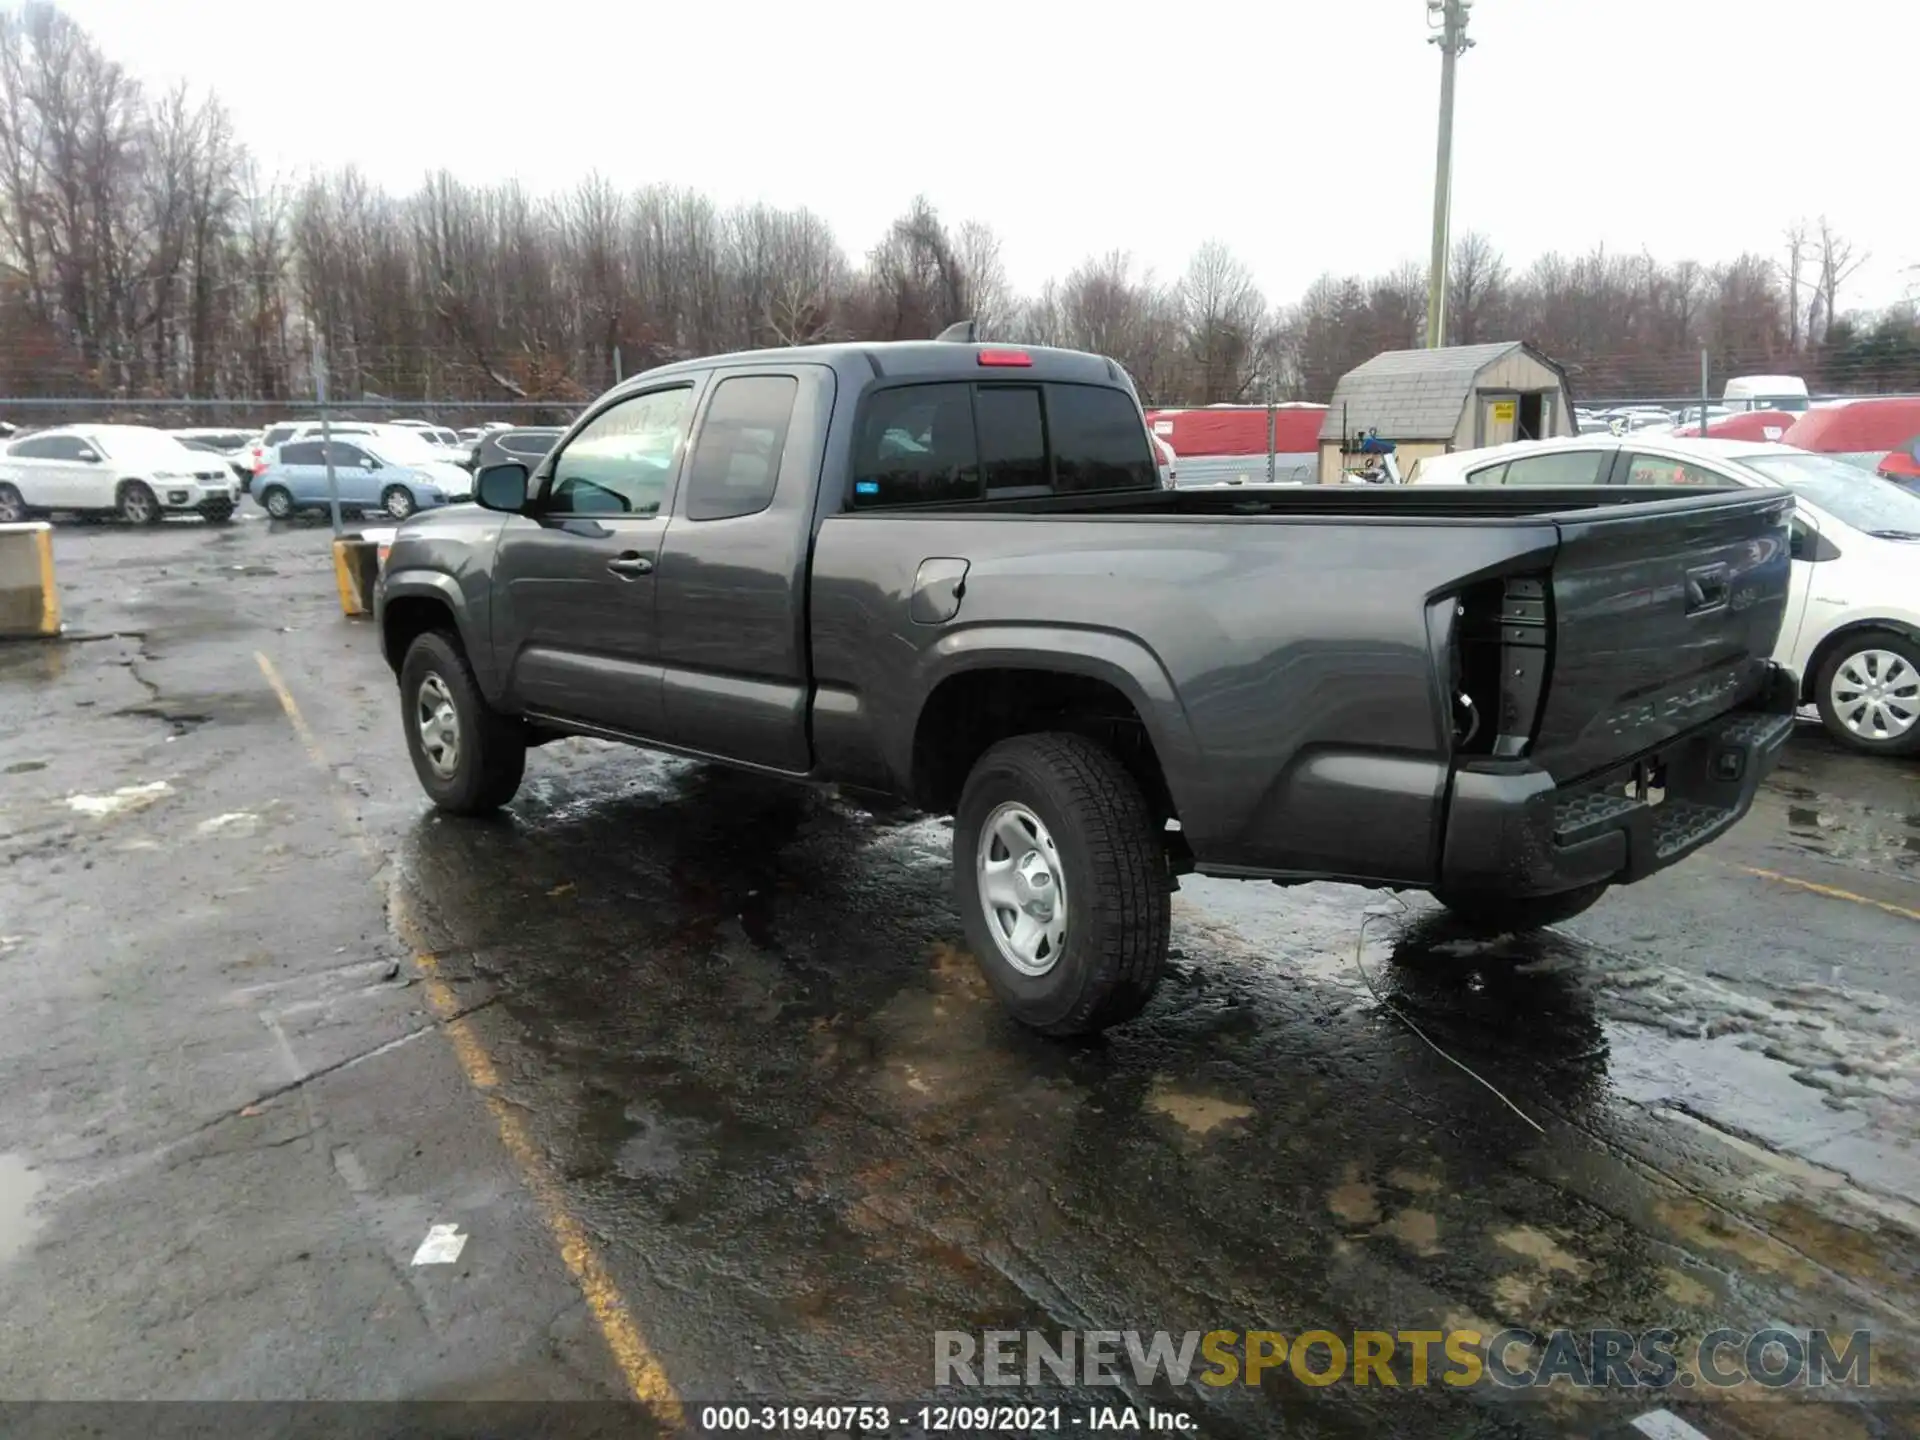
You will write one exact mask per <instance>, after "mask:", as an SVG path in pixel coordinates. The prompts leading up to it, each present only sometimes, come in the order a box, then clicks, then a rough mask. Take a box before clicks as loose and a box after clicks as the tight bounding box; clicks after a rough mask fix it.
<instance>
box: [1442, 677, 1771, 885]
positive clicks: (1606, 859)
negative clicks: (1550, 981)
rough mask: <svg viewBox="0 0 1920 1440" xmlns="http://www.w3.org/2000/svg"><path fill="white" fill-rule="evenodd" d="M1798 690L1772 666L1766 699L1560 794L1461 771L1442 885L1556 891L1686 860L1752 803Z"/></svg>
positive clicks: (1547, 779)
mask: <svg viewBox="0 0 1920 1440" xmlns="http://www.w3.org/2000/svg"><path fill="white" fill-rule="evenodd" d="M1799 690H1800V682H1799V679H1798V677H1796V676H1795V675H1794V673H1793V672H1792V671H1791V670H1788V669H1787V668H1785V667H1784V666H1781V665H1771V666H1769V667H1768V674H1767V680H1766V684H1765V685H1764V687H1763V688H1762V690H1761V692H1760V693H1759V694H1758V695H1756V696H1755V697H1754V698H1753V700H1751V701H1750V702H1749V703H1748V704H1746V705H1744V706H1742V707H1741V708H1740V709H1738V710H1732V711H1729V712H1727V713H1726V714H1724V715H1720V716H1718V717H1716V718H1715V719H1713V720H1710V721H1708V722H1707V723H1706V724H1704V725H1701V726H1699V727H1697V728H1696V729H1693V730H1690V731H1688V732H1687V733H1686V734H1684V735H1681V736H1679V737H1678V738H1676V739H1674V740H1672V741H1670V742H1669V743H1668V744H1666V745H1663V746H1661V747H1660V748H1659V749H1658V750H1656V751H1653V752H1651V753H1649V754H1646V755H1642V756H1638V757H1636V758H1635V759H1634V760H1631V761H1628V762H1625V763H1623V764H1621V765H1618V766H1615V767H1614V768H1612V769H1610V770H1607V771H1604V772H1602V773H1601V774H1598V775H1592V776H1588V777H1586V778H1585V779H1583V780H1580V781H1577V782H1575V783H1573V784H1571V785H1568V786H1565V787H1561V786H1557V785H1555V783H1554V780H1553V777H1552V776H1550V775H1548V774H1546V773H1545V772H1544V771H1541V770H1536V769H1531V768H1526V767H1524V766H1522V767H1518V768H1513V769H1505V768H1503V769H1499V770H1494V769H1492V768H1486V769H1478V770H1462V771H1460V772H1459V773H1458V774H1456V775H1455V776H1454V779H1453V792H1452V798H1451V800H1450V802H1449V804H1448V807H1447V830H1446V844H1445V849H1444V853H1443V856H1442V860H1441V878H1440V883H1441V885H1442V886H1443V887H1445V888H1446V889H1448V890H1452V891H1456V892H1474V893H1483V894H1498V895H1512V896H1519V895H1551V894H1555V893H1557V892H1559V891H1562V890H1571V889H1574V888H1575V887H1576V886H1581V885H1590V884H1594V883H1596V882H1599V881H1610V882H1612V883H1615V884H1629V883H1631V882H1633V881H1635V880H1640V879H1643V878H1644V877H1646V876H1648V875H1651V874H1653V873H1654V871H1656V870H1664V869H1665V868H1666V867H1667V866H1669V865H1672V864H1674V863H1675V862H1677V861H1679V860H1683V859H1685V858H1686V857H1687V856H1688V855H1691V854H1692V853H1693V852H1694V851H1695V850H1698V849H1699V848H1700V847H1701V846H1702V845H1705V844H1707V843H1708V842H1709V841H1712V840H1714V839H1716V838H1718V837H1719V836H1721V835H1723V834H1725V833H1726V832H1727V831H1728V830H1730V829H1731V828H1732V827H1733V826H1734V824H1735V823H1736V822H1737V821H1738V820H1739V819H1740V817H1741V816H1743V815H1745V814H1746V813H1747V811H1748V810H1749V809H1750V808H1751V807H1752V805H1753V797H1754V794H1755V792H1757V791H1758V790H1759V788H1760V782H1761V781H1762V780H1764V779H1765V778H1766V777H1767V774H1768V772H1770V771H1771V770H1772V769H1773V767H1774V764H1775V762H1776V761H1777V760H1778V759H1779V757H1780V751H1781V750H1782V749H1783V748H1784V747H1785V745H1786V743H1787V738H1788V737H1789V736H1790V735H1791V734H1792V733H1793V717H1794V711H1795V709H1796V708H1797V707H1798V703H1799V698H1800V697H1799ZM1642 767H1646V770H1647V773H1649V774H1650V775H1651V776H1652V777H1654V778H1655V779H1656V780H1657V781H1658V782H1660V784H1659V788H1660V789H1662V790H1663V791H1664V797H1663V798H1662V799H1661V800H1660V801H1659V802H1657V803H1650V802H1649V801H1647V800H1645V799H1636V798H1633V797H1631V796H1629V795H1628V794H1626V793H1625V791H1626V788H1627V786H1628V784H1629V783H1630V782H1631V781H1633V780H1634V779H1635V778H1636V775H1637V774H1638V773H1640V772H1641V769H1642Z"/></svg>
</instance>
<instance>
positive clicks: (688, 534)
mask: <svg viewBox="0 0 1920 1440" xmlns="http://www.w3.org/2000/svg"><path fill="white" fill-rule="evenodd" d="M833 390H834V384H833V372H832V370H831V369H829V368H828V367H826V366H824V365H780V366H772V367H766V368H761V367H752V368H747V367H740V368H735V369H733V370H729V371H723V372H720V373H719V374H717V375H716V376H715V380H714V383H713V385H712V386H711V387H710V388H709V390H708V392H707V398H706V401H705V405H704V411H703V413H702V415H701V417H700V421H699V425H698V427H697V428H696V429H695V431H694V437H693V445H692V448H691V450H690V451H689V452H688V458H687V467H686V479H685V481H684V482H683V483H682V484H681V487H680V496H679V499H678V501H677V502H676V505H675V514H674V519H673V524H672V526H671V527H670V528H669V529H668V531H667V536H666V542H665V544H664V545H663V546H662V548H661V554H660V566H659V572H658V574H657V576H656V577H655V582H654V583H655V589H656V591H657V592H658V595H659V602H658V603H659V610H658V619H659V626H660V662H661V673H662V681H663V698H664V705H665V710H666V738H667V739H668V740H669V741H670V742H671V743H673V744H675V745H680V746H684V747H685V748H687V749H689V750H696V751H700V752H702V753H704V754H709V755H716V756H721V757H724V758H726V759H729V760H737V761H744V762H747V763H749V764H753V765H764V766H767V767H769V768H770V769H774V770H782V771H787V772H791V773H800V772H804V771H806V770H808V769H809V768H811V766H812V763H813V760H812V746H811V744H810V742H809V736H808V730H807V706H808V692H809V675H808V666H807V608H806V594H807V559H808V556H809V554H810V553H811V550H812V545H811V539H812V517H813V492H814V484H815V477H816V476H818V475H819V473H820V450H821V445H822V443H823V442H824V439H825V435H826V425H827V419H828V417H829V415H830V414H831V412H832V407H833Z"/></svg>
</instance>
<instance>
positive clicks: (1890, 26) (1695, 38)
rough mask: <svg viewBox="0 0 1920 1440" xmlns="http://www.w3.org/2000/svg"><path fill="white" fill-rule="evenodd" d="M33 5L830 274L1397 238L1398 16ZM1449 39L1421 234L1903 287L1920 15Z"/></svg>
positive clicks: (1373, 9) (1406, 174)
mask: <svg viewBox="0 0 1920 1440" xmlns="http://www.w3.org/2000/svg"><path fill="white" fill-rule="evenodd" d="M62 3H63V5H64V8H65V9H66V10H67V11H68V12H69V13H71V14H72V15H73V16H74V17H75V18H76V19H78V20H80V21H81V23H83V24H84V25H86V26H87V27H88V29H90V30H91V31H92V32H93V34H94V35H95V36H96V38H97V39H98V40H99V41H100V42H101V43H102V44H103V45H104V47H105V48H106V49H107V51H108V53H109V54H111V55H112V56H113V57H114V58H116V59H118V60H120V61H121V62H122V63H123V64H125V65H126V66H127V67H128V68H129V69H131V70H132V71H133V72H134V73H135V74H137V75H139V76H140V77H142V78H143V79H145V80H148V81H150V82H152V83H155V84H160V85H165V84H169V83H171V82H172V81H174V80H176V79H179V78H184V79H187V80H189V81H190V82H192V83H194V84H196V85H206V86H211V87H213V88H214V89H215V90H217V91H218V92H219V94H220V95H221V97H222V98H223V99H224V100H225V101H226V103H227V105H228V106H229V108H230V109H231V110H232V112H233V114H234V116H235V119H236V121H237V122H238V127H239V130H240V133H241V135H242V136H243V138H244V139H245V140H246V141H247V142H248V143H249V145H250V146H251V147H252V148H253V150H254V152H255V153H256V154H257V155H259V156H260V157H261V158H262V160H263V161H265V162H266V163H267V164H268V166H269V167H272V168H278V169H281V170H284V171H288V172H299V171H303V170H305V169H306V168H308V167H311V166H321V167H333V166H338V165H344V164H347V163H353V164H356V165H358V166H360V167H361V168H362V169H363V170H364V171H366V172H367V173H368V174H370V175H371V176H373V177H374V178H375V179H377V180H379V181H380V182H381V183H383V184H385V185H387V186H389V187H391V188H394V189H407V188H411V187H412V186H413V185H415V184H417V183H418V181H419V180H420V178H421V177H422V175H423V174H425V173H426V172H427V171H429V170H432V169H437V168H441V167H445V168H446V169H449V170H451V171H453V172H454V173H455V174H457V175H459V176H461V177H462V178H464V179H469V180H474V181H493V180H499V179H503V178H506V177H508V176H515V177H518V178H519V179H520V180H521V181H523V182H525V183H526V184H528V185H529V186H533V187H536V188H539V189H545V190H553V189H561V188H564V187H566V186H568V185H570V184H571V183H573V182H574V181H576V180H577V179H579V178H580V177H582V176H583V175H585V174H587V173H588V172H590V171H594V170H598V171H600V172H602V173H603V174H605V175H607V176H609V177H610V178H612V179H613V180H615V181H616V182H618V183H619V184H621V185H623V186H639V185H642V184H646V183H648V182H652V181H669V182H675V183H680V184H688V185H696V186H699V187H700V188H701V189H703V190H705V191H707V192H708V193H710V194H712V195H713V196H715V197H716V198H717V199H719V200H721V201H722V202H728V203H730V202H733V201H737V200H751V199H765V200H768V201H771V202H774V203H777V204H781V205H802V204H804V205H808V206H810V207H812V208H813V209H814V210H816V211H818V212H820V213H821V214H823V215H824V216H825V217H826V218H827V219H828V220H829V221H830V222H831V223H832V224H833V226H834V227H835V229H836V231H837V232H838V233H839V235H840V238H841V241H842V243H843V244H845V245H846V246H847V248H848V250H849V251H850V252H851V253H853V254H855V255H856V256H857V255H858V254H859V253H860V252H861V251H863V250H865V249H866V247H867V246H868V245H870V244H871V243H872V242H873V241H874V240H875V239H876V238H877V237H878V236H879V235H880V233H881V232H882V231H883V229H884V228H885V226H886V224H887V222H888V220H889V219H890V218H891V217H892V216H894V215H895V214H897V213H899V211H900V210H901V209H902V208H903V207H904V206H905V205H906V203H907V202H908V200H910V199H911V197H912V196H913V195H914V194H915V193H916V192H925V193H926V194H927V195H928V196H929V197H930V198H931V199H932V200H933V202H934V203H935V205H937V206H938V207H939V209H940V211H941V213H942V214H943V215H944V216H945V217H947V218H948V219H949V220H951V221H959V220H963V219H980V220H985V221H988V222H990V223H991V224H992V225H993V226H994V227H995V228H996V229H997V230H998V231H999V232H1000V234H1001V235H1002V237H1003V238H1004V242H1005V252H1004V253H1005V256H1006V259H1007V263H1008V267H1009V270H1010V272H1011V276H1012V278H1013V280H1014V282H1015V283H1016V285H1018V286H1020V287H1021V288H1023V289H1031V288H1034V287H1036V286H1037V285H1038V284H1039V283H1040V282H1041V281H1043V280H1044V279H1045V278H1046V277H1047V276H1049V275H1062V274H1064V273H1065V272H1066V271H1068V270H1069V269H1071V268H1072V267H1073V265H1074V264H1075V263H1076V262H1077V261H1079V260H1080V259H1081V258H1083V257H1084V256H1085V255H1087V254H1088V253H1089V252H1094V251H1105V250H1108V249H1112V248H1120V249H1125V250H1128V251H1131V252H1132V253H1133V255H1134V256H1135V257H1136V259H1137V260H1138V261H1139V262H1140V263H1142V264H1143V265H1147V266H1151V267H1152V268H1153V269H1154V270H1155V271H1157V272H1159V273H1160V274H1162V275H1164V276H1168V277H1171V276H1172V275H1173V274H1175V273H1177V272H1178V271H1179V270H1181V269H1182V268H1183V267H1184V265H1185V261H1186V257H1187V256H1188V254H1189V253H1190V252H1191V251H1192V250H1193V248H1194V247H1195V246H1196V245H1198V244H1199V243H1200V242H1202V241H1204V240H1206V239H1209V238H1214V237H1217V238H1219V239H1222V240H1224V241H1226V242H1227V243H1228V244H1229V245H1231V246H1232V247H1233V249H1234V250H1236V251H1237V252H1238V253H1239V254H1240V255H1241V256H1242V257H1243V258H1244V259H1245V260H1246V261H1247V262H1248V264H1250V265H1251V266H1252V267H1253V269H1254V271H1255V273H1256V274H1257V275H1258V277H1259V278H1260V281H1261V283H1262V285H1263V286H1264V287H1265V288H1266V290H1267V291H1268V293H1269V295H1270V296H1271V297H1273V298H1275V299H1284V300H1291V299H1293V298H1295V297H1297V295H1298V294H1299V292H1300V291H1301V290H1302V289H1304V288H1305V286H1306V285H1307V284H1308V283H1309V282H1310V281H1311V280H1312V279H1313V278H1314V277H1315V276H1316V275H1318V274H1319V273H1321V272H1322V271H1326V270H1332V271H1336V272H1340V273H1353V272H1358V273H1363V274H1364V273H1371V272H1375V271H1379V270H1384V269H1387V268H1390V267H1391V266H1393V265H1395V264H1397V263H1399V262H1401V261H1404V260H1417V261H1419V262H1420V263H1421V264H1422V265H1424V264H1425V260H1426V255H1427V250H1428V243H1429V241H1428V237H1429V234H1430V230H1429V226H1430V223H1431V213H1432V208H1431V207H1432V201H1433V192H1432V185H1433V159H1434V131H1435V112H1436V108H1437V98H1438V90H1439V71H1440V59H1439V52H1438V50H1437V48H1436V47H1434V46H1431V45H1429V44H1427V43H1426V40H1427V35H1428V31H1427V27H1426V16H1425V3H1424V0H1256V3H1244V4H1236V3H1229V0H1178V3H1170V4H1149V3H1127V0H1120V3H1112V0H1108V3H1104V4H1096V3H1085V0H1012V3H1009V0H964V3H962V0H797V3H796V0H780V3H775V0H731V3H727V0H705V3H700V0H682V3H666V0H539V3H537V4H525V3H521V4H513V3H507V0H462V3H451V0H328V3H327V4H324V5H321V4H302V3H297V0H173V3H160V0H62ZM1470 33H1471V34H1472V35H1473V37H1474V38H1475V39H1476V40H1477V41H1478V44H1477V45H1476V47H1475V48H1474V49H1472V50H1470V51H1469V52H1468V53H1467V55H1466V56H1465V58H1464V59H1463V60H1462V61H1461V64H1460V86H1459V103H1458V114H1457V120H1456V132H1455V133H1456V140H1455V156H1456V161H1455V177H1456V178H1455V186H1454V222H1453V223H1454V230H1455V233H1456V234H1457V233H1459V232H1460V231H1461V230H1465V229H1479V230H1484V231H1486V232H1487V233H1489V234H1490V235H1492V236H1493V237H1494V239H1495V241H1496V243H1497V244H1498V245H1499V246H1500V247H1501V248H1502V249H1503V250H1504V251H1505V253H1506V254H1507V256H1508V258H1509V259H1510V260H1513V261H1519V262H1524V261H1526V260H1529V259H1531V258H1532V257H1533V256H1535V255H1538V254H1540V253H1541V252H1543V251H1546V250H1549V249H1560V250H1562V251H1578V250H1584V249H1586V248H1588V247H1590V246H1592V245H1594V244H1596V243H1602V242H1604V243H1605V244H1606V245H1608V246H1609V247H1613V248H1618V249H1623V250H1635V251H1637V250H1639V249H1641V248H1642V247H1647V248H1650V249H1651V250H1652V251H1653V252H1654V253H1655V254H1656V255H1658V256H1661V257H1663V258H1670V259H1678V258H1684V257H1688V256H1691V257H1695V258H1698V259H1701V260H1705V261H1711V260H1717V259H1723V258H1727V257H1730V256H1732V255H1734V254H1736V253H1737V252H1739V251H1740V250H1742V249H1758V250H1763V251H1765V252H1767V253H1769V254H1773V253H1775V252H1776V251H1778V250H1779V249H1780V243H1779V242H1780V236H1781V234H1782V232H1783V231H1784V229H1785V228H1786V226H1787V225H1788V224H1789V223H1790V222H1791V221H1793V220H1794V219H1795V218H1796V217H1800V216H1805V217H1808V218H1810V219H1811V218H1815V217H1818V216H1819V215H1821V214H1822V213H1824V214H1826V215H1827V216H1828V217H1829V218H1830V219H1831V220H1832V221H1833V223H1834V224H1835V225H1836V226H1837V227H1838V228H1839V229H1841V230H1842V231H1844V232H1845V233H1846V234H1847V235H1849V236H1851V237H1853V238H1854V239H1855V240H1856V241H1857V242H1858V244H1859V245H1860V246H1861V248H1863V249H1866V250H1869V251H1871V252H1872V255H1873V259H1872V261H1871V263H1870V264H1869V266H1868V267H1867V268H1866V269H1864V270H1862V271H1861V273H1860V275H1859V277H1858V279H1857V280H1856V281H1855V282H1854V284H1853V285H1852V287H1851V294H1850V295H1849V294H1845V293H1843V295H1842V302H1841V303H1842V305H1843V306H1850V305H1866V304H1879V303H1884V302H1886V301H1890V300H1893V299H1897V298H1899V297H1900V295H1901V294H1902V293H1903V292H1904V291H1906V290H1908V289H1909V288H1911V287H1914V286H1915V284H1916V282H1920V269H1912V268H1910V267H1915V266H1920V144H1917V138H1920V80H1916V78H1915V75H1916V71H1915V62H1916V60H1920V0H1820V3H1817V4H1815V3H1809V0H1478V3H1477V4H1476V5H1475V6H1474V10H1473V18H1472V28H1471V32H1470Z"/></svg>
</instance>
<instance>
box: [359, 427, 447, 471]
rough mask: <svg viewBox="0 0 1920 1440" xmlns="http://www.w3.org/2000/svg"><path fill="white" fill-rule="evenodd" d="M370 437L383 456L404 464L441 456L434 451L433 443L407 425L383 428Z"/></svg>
mask: <svg viewBox="0 0 1920 1440" xmlns="http://www.w3.org/2000/svg"><path fill="white" fill-rule="evenodd" d="M368 438H370V439H371V440H372V441H373V448H374V449H376V450H378V451H379V452H380V454H381V456H382V458H384V459H387V460H394V461H397V462H399V463H400V464H402V465H416V464H418V463H419V462H421V461H422V460H437V459H439V458H440V457H439V456H437V455H435V454H434V453H433V447H432V446H431V445H429V444H428V443H427V442H426V441H425V440H423V439H421V438H420V436H419V435H418V434H417V433H416V432H415V431H414V430H413V429H412V428H410V427H407V426H401V427H399V428H398V429H393V430H382V431H381V432H380V433H378V434H377V435H373V436H370V437H368Z"/></svg>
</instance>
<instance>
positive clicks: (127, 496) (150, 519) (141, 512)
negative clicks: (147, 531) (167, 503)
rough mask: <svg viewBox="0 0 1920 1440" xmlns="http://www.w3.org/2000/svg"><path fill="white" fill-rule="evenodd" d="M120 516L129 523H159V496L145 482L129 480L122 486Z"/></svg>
mask: <svg viewBox="0 0 1920 1440" xmlns="http://www.w3.org/2000/svg"><path fill="white" fill-rule="evenodd" d="M120 518H121V519H122V520H124V521H126V522H127V523H128V524H129V525H158V524H159V523H160V501H159V498H158V497H157V496H155V495H154V493H153V491H152V490H150V489H148V488H147V486H146V485H145V484H144V483H143V482H141V481H139V480H129V481H128V482H127V483H126V484H125V485H122V486H121V487H120Z"/></svg>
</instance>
